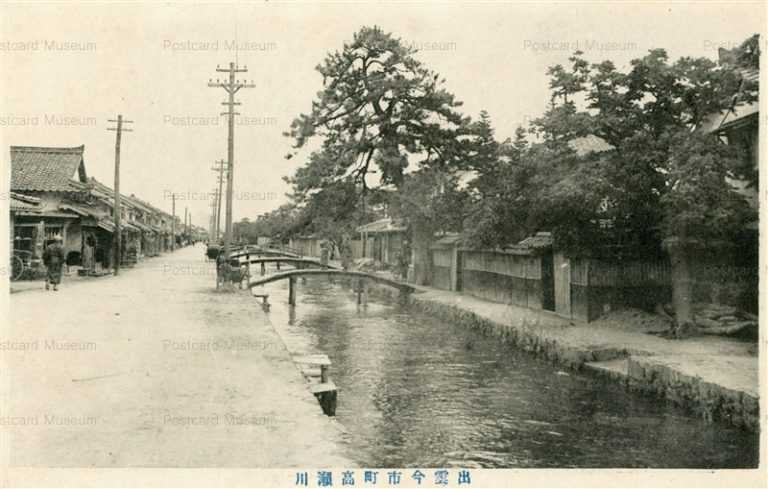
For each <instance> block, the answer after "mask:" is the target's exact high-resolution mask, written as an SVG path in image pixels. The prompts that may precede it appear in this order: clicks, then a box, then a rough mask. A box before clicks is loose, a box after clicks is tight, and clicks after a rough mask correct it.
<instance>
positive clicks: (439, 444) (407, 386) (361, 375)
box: [266, 278, 759, 468]
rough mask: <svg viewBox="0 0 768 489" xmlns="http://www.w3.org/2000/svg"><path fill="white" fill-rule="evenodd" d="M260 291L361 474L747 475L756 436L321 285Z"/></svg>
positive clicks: (316, 281) (390, 304) (391, 304)
mask: <svg viewBox="0 0 768 489" xmlns="http://www.w3.org/2000/svg"><path fill="white" fill-rule="evenodd" d="M298 285H299V286H298V291H299V292H298V305H297V306H296V307H295V308H290V307H289V306H288V305H287V294H288V291H287V284H286V281H280V282H277V283H273V284H269V285H268V286H267V287H266V289H267V291H268V292H269V293H270V294H271V295H270V297H271V302H272V304H273V305H272V309H271V311H270V313H269V318H270V321H271V323H272V324H273V326H274V327H275V329H276V330H277V331H278V332H279V333H280V335H281V336H282V337H283V340H284V341H285V342H286V344H287V346H288V349H289V350H290V351H291V352H292V353H295V354H311V353H324V354H327V355H328V356H329V357H330V359H331V361H332V362H333V365H332V367H331V378H332V380H333V381H334V382H335V383H336V385H337V386H338V388H339V401H338V408H337V412H336V414H337V420H338V422H339V423H341V425H343V427H344V428H345V430H346V435H345V439H346V442H347V444H348V456H349V457H350V458H352V459H354V460H356V461H357V462H358V463H359V464H360V465H361V466H364V467H416V466H418V467H425V466H427V467H452V466H460V467H488V468H525V467H606V468H607V467H615V468H619V467H622V468H623V467H658V468H671V467H686V468H726V467H727V468H735V467H756V466H757V464H758V459H759V457H758V435H757V434H754V433H748V432H745V431H742V430H740V429H737V428H732V427H730V426H727V425H724V424H722V423H715V424H707V423H705V422H704V421H702V420H700V419H699V418H697V417H694V416H689V415H686V414H685V413H684V412H683V411H682V410H680V409H677V408H674V407H671V406H668V405H666V404H665V403H663V402H659V401H657V400H654V399H649V398H646V397H644V396H641V395H639V394H637V393H632V392H628V391H627V390H626V389H624V388H623V387H621V386H619V385H616V384H613V383H610V382H607V381H603V380H600V379H596V378H594V377H592V376H590V375H589V374H582V373H577V372H573V371H567V372H566V371H563V370H561V369H559V368H557V367H555V366H552V365H551V364H550V363H548V362H546V361H544V360H541V359H537V358H534V357H532V356H531V355H530V354H527V353H525V352H521V351H518V350H515V349H514V348H512V347H510V346H509V345H504V344H502V343H500V341H499V340H498V339H497V338H492V337H487V336H483V335H482V334H480V333H478V332H475V331H473V330H470V329H468V328H466V327H463V326H460V325H454V324H450V323H447V322H444V321H442V320H440V319H436V318H434V317H431V316H428V315H425V314H423V313H420V312H417V311H414V310H412V309H411V308H409V307H408V306H403V305H400V304H398V303H397V301H386V300H382V299H380V298H371V299H369V301H368V304H367V305H366V306H358V305H357V303H356V299H355V294H354V292H352V290H350V289H349V288H346V287H342V286H340V285H335V284H331V283H330V282H328V280H327V279H322V278H310V279H307V281H306V283H305V284H302V283H301V281H299V284H298Z"/></svg>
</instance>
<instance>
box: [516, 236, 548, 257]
mask: <svg viewBox="0 0 768 489" xmlns="http://www.w3.org/2000/svg"><path fill="white" fill-rule="evenodd" d="M551 247H552V233H549V232H538V233H536V234H535V235H533V236H528V237H527V238H525V239H524V240H522V241H520V242H519V243H517V244H516V245H512V246H509V247H507V250H508V251H510V252H511V253H513V254H522V255H530V254H536V253H540V252H542V251H544V250H545V249H547V248H551Z"/></svg>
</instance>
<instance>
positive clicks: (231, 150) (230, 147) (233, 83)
mask: <svg viewBox="0 0 768 489" xmlns="http://www.w3.org/2000/svg"><path fill="white" fill-rule="evenodd" d="M216 71H217V72H219V73H228V74H229V79H228V80H226V79H225V80H224V81H219V80H218V79H216V82H215V83H214V81H213V80H208V86H209V87H214V88H223V89H224V90H225V91H226V92H227V94H228V95H229V97H228V99H227V101H226V102H222V103H221V104H222V105H226V106H227V108H228V110H227V112H222V113H221V115H226V116H227V117H228V122H229V137H228V141H227V142H228V144H227V218H226V224H225V226H224V258H225V259H226V260H229V249H230V242H231V239H232V179H233V173H234V172H233V166H234V159H235V116H236V115H240V114H239V113H238V112H235V105H240V102H235V94H236V93H237V92H238V91H239V90H240V89H241V88H253V87H255V86H256V85H254V84H253V82H252V81H251V83H246V82H245V80H235V74H236V73H246V72H247V71H248V67H247V66H243V67H242V68H239V67H238V66H237V65H236V64H235V63H233V62H230V63H229V68H219V67H218V66H217V67H216Z"/></svg>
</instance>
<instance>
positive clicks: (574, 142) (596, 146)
mask: <svg viewBox="0 0 768 489" xmlns="http://www.w3.org/2000/svg"><path fill="white" fill-rule="evenodd" d="M568 146H570V147H571V149H572V150H574V151H576V154H577V155H579V156H586V155H588V154H590V153H602V152H604V151H610V150H612V149H614V147H613V146H612V145H611V144H610V143H608V141H606V140H605V139H603V138H601V137H599V136H595V135H594V134H590V135H588V136H583V137H579V138H574V139H571V140H570V141H568Z"/></svg>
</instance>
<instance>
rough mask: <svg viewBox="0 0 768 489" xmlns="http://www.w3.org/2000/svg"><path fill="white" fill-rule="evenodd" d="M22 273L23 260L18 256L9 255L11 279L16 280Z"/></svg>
mask: <svg viewBox="0 0 768 489" xmlns="http://www.w3.org/2000/svg"><path fill="white" fill-rule="evenodd" d="M23 273H24V262H23V261H22V260H21V258H19V257H18V256H12V257H11V280H18V279H20V278H21V275H22V274H23Z"/></svg>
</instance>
